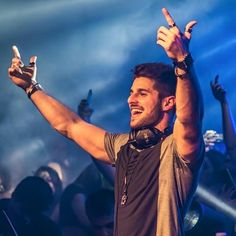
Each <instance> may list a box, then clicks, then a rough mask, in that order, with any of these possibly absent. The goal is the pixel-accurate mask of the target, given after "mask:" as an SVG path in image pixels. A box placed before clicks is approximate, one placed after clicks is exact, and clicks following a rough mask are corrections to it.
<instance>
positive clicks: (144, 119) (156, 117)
mask: <svg viewBox="0 0 236 236" xmlns="http://www.w3.org/2000/svg"><path fill="white" fill-rule="evenodd" d="M162 118H163V112H162V109H161V107H160V106H158V105H157V106H156V107H155V109H153V110H152V111H151V112H150V113H149V114H146V115H144V116H142V114H140V117H138V116H137V117H134V118H133V117H132V116H131V118H130V127H131V129H139V128H141V127H146V126H153V127H154V126H155V125H157V124H158V123H159V122H160V121H161V120H162Z"/></svg>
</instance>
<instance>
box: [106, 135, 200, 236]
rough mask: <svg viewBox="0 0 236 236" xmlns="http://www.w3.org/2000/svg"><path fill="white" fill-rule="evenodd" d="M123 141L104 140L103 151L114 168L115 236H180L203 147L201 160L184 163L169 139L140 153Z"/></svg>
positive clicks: (116, 137) (117, 138)
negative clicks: (126, 180)
mask: <svg viewBox="0 0 236 236" xmlns="http://www.w3.org/2000/svg"><path fill="white" fill-rule="evenodd" d="M127 141H128V134H109V133H107V134H106V136H105V149H106V151H107V154H108V156H109V157H110V159H111V160H112V162H113V163H114V164H115V165H116V182H115V196H116V208H115V209H116V224H115V235H116V236H155V235H158V236H182V235H184V229H183V219H184V214H185V213H186V210H187V208H188V206H189V203H190V200H191V198H192V196H193V194H194V191H195V189H196V185H197V180H198V173H199V169H200V166H201V163H202V159H203V158H202V157H203V152H204V148H203V145H202V151H201V157H196V160H197V161H195V163H187V162H186V161H184V160H183V159H181V158H180V157H179V156H178V154H177V152H176V145H175V143H174V139H173V135H169V136H168V137H167V138H165V139H164V141H163V142H162V143H159V144H157V145H155V146H153V147H150V148H147V149H144V150H142V151H139V150H136V149H135V148H132V145H130V144H128V143H127ZM202 143H203V142H202ZM129 169H131V171H130V172H131V174H130V175H131V178H130V180H129V184H128V188H127V189H128V191H127V192H128V194H127V195H128V200H127V203H126V204H125V206H122V205H121V204H120V202H121V197H122V192H123V188H124V176H125V175H126V172H127V170H129Z"/></svg>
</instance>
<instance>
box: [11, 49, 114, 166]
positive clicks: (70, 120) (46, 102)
mask: <svg viewBox="0 0 236 236" xmlns="http://www.w3.org/2000/svg"><path fill="white" fill-rule="evenodd" d="M13 53H14V58H13V60H12V65H11V67H10V68H9V70H8V73H9V77H10V79H11V80H12V81H13V83H14V84H16V85H17V86H19V87H21V88H22V89H24V90H25V91H26V93H27V94H28V95H29V96H30V99H31V100H32V102H33V103H34V105H35V106H36V107H37V109H38V110H39V111H40V113H41V114H42V115H43V116H44V117H45V119H46V120H47V121H48V122H49V123H50V125H51V126H52V127H53V128H54V129H55V130H57V131H58V132H59V133H61V134H62V135H64V136H66V137H67V138H69V139H72V140H73V141H75V142H76V143H77V144H79V145H80V146H81V147H82V148H83V149H84V150H85V151H87V152H88V153H90V154H91V155H92V156H93V157H95V158H97V159H99V160H102V161H105V162H110V159H109V157H108V155H107V153H106V151H105V147H104V138H105V133H106V131H105V130H103V129H100V128H98V127H96V126H94V125H92V124H89V123H87V122H85V121H83V120H82V119H81V118H80V117H79V116H78V115H77V114H76V113H75V112H73V111H72V110H70V109H69V108H68V107H67V106H65V105H63V104H62V103H61V102H59V101H58V100H56V99H55V98H53V97H52V96H50V95H48V94H47V93H46V92H45V91H43V90H40V89H39V90H37V89H35V84H37V82H36V57H31V59H30V65H29V66H24V65H23V63H22V61H21V58H20V54H19V51H18V49H17V48H16V47H13ZM35 90H36V91H35ZM32 91H35V92H33V93H32Z"/></svg>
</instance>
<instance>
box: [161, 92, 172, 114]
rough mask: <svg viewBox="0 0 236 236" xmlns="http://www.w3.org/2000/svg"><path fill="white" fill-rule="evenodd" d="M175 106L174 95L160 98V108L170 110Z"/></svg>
mask: <svg viewBox="0 0 236 236" xmlns="http://www.w3.org/2000/svg"><path fill="white" fill-rule="evenodd" d="M174 108H175V96H168V97H165V98H163V99H162V110H163V111H170V110H172V109H174Z"/></svg>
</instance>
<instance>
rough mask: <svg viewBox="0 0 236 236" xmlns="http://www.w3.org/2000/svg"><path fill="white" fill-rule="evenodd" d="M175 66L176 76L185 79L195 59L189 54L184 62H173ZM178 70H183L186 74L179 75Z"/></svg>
mask: <svg viewBox="0 0 236 236" xmlns="http://www.w3.org/2000/svg"><path fill="white" fill-rule="evenodd" d="M173 64H174V71H175V75H176V76H177V77H179V78H181V79H182V78H183V77H184V75H186V74H187V73H188V72H189V70H190V67H191V66H192V64H193V58H192V56H191V54H190V53H189V54H188V55H187V56H186V57H185V58H184V60H183V61H175V60H174V61H173ZM178 69H180V70H183V71H184V73H181V74H180V73H178Z"/></svg>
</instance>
